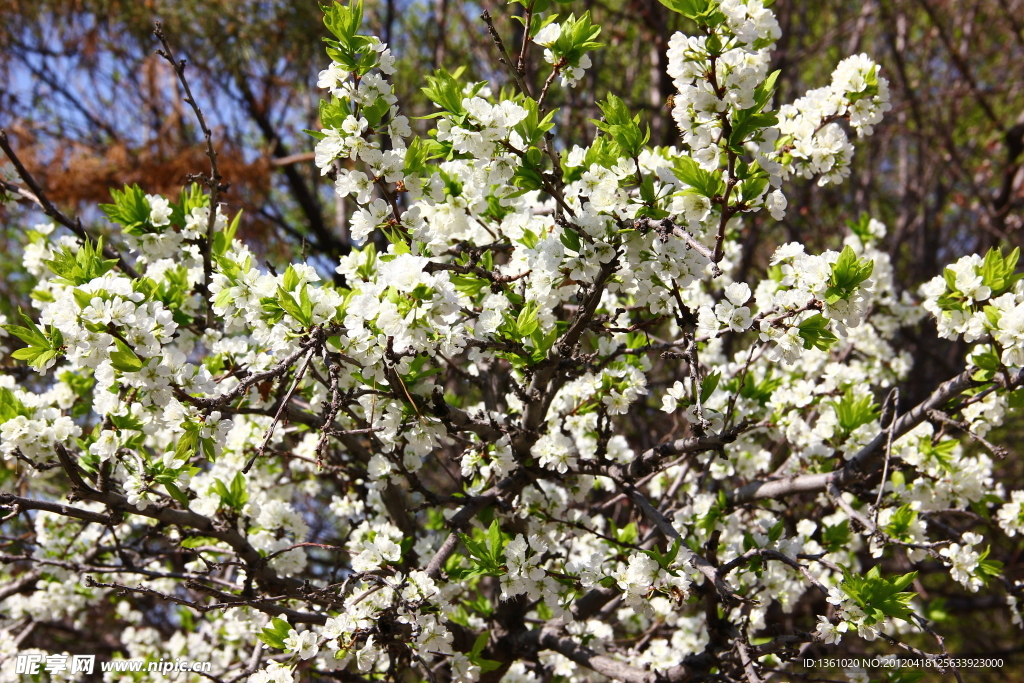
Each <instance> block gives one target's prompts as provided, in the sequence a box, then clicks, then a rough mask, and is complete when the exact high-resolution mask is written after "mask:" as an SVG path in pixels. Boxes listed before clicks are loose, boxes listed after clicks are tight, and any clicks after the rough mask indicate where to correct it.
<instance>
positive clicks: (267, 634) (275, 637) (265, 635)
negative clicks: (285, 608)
mask: <svg viewBox="0 0 1024 683" xmlns="http://www.w3.org/2000/svg"><path fill="white" fill-rule="evenodd" d="M291 630H292V627H291V624H289V623H288V622H287V621H285V620H284V619H281V618H279V617H274V618H273V619H271V620H270V626H265V627H264V628H263V630H262V631H260V633H259V634H258V635H259V638H260V640H262V641H263V642H264V643H266V644H267V645H269V646H270V647H272V648H275V649H278V650H283V649H284V641H285V638H287V637H288V633H289V632H290V631H291Z"/></svg>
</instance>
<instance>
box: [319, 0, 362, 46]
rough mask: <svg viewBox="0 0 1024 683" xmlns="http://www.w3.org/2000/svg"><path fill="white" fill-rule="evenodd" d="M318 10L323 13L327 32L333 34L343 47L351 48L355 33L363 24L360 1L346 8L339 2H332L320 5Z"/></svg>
mask: <svg viewBox="0 0 1024 683" xmlns="http://www.w3.org/2000/svg"><path fill="white" fill-rule="evenodd" d="M320 9H322V10H323V12H324V25H325V26H326V27H327V30H328V31H330V32H331V33H333V34H334V35H335V37H337V39H338V40H339V41H340V42H341V44H342V45H343V46H345V47H352V46H353V38H355V36H356V31H358V30H359V27H360V26H361V25H362V23H363V2H362V0H357V1H356V2H353V3H351V4H349V5H347V6H346V5H343V4H341V3H340V2H332V3H331V4H330V5H321V6H320Z"/></svg>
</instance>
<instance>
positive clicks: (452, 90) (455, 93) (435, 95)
mask: <svg viewBox="0 0 1024 683" xmlns="http://www.w3.org/2000/svg"><path fill="white" fill-rule="evenodd" d="M426 78H427V85H426V87H424V88H422V90H423V94H424V95H426V96H427V98H428V99H430V101H431V102H433V103H434V104H436V105H437V106H439V107H440V108H441V109H444V110H445V111H446V112H448V113H450V114H454V115H456V116H460V115H464V114H465V113H466V109H465V107H463V106H462V100H463V97H464V96H463V94H462V86H461V85H459V82H458V81H457V80H455V77H454V76H453V75H452V74H450V73H448V72H447V71H446V70H444V69H438V70H437V71H436V72H434V74H433V75H428V76H427V77H426Z"/></svg>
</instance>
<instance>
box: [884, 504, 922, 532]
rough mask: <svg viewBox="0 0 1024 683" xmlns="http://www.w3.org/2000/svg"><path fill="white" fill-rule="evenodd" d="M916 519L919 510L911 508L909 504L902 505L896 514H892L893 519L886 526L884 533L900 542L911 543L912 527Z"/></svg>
mask: <svg viewBox="0 0 1024 683" xmlns="http://www.w3.org/2000/svg"><path fill="white" fill-rule="evenodd" d="M916 519H917V510H914V509H913V508H911V507H910V505H909V504H907V505H901V506H900V507H899V508H898V509H897V510H896V512H894V513H892V518H890V520H889V523H888V524H886V525H885V527H884V529H883V531H885V533H887V534H888V535H889V536H891V537H892V538H895V539H896V540H898V541H909V540H910V527H911V525H913V523H914V521H915V520H916Z"/></svg>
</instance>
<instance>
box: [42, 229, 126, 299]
mask: <svg viewBox="0 0 1024 683" xmlns="http://www.w3.org/2000/svg"><path fill="white" fill-rule="evenodd" d="M43 263H45V264H46V266H47V267H48V268H49V269H50V271H51V272H52V273H53V274H54V275H56V276H57V278H56V279H55V280H54V282H58V283H60V284H62V285H71V286H73V287H77V286H78V285H84V284H85V283H87V282H91V281H92V280H94V279H95V278H98V277H101V276H102V275H104V274H105V273H106V272H107V271H109V270H110V269H111V268H113V267H114V266H116V265H117V261H115V260H112V259H109V260H108V259H104V258H103V238H102V237H101V238H99V239H98V240H97V241H96V243H95V244H93V243H92V242H90V241H89V240H86V241H85V243H84V244H82V246H81V247H79V249H78V251H77V252H73V251H72V250H71V248H70V247H67V246H65V247H61V250H60V251H59V252H57V253H55V254H54V256H53V258H52V259H50V260H45V261H43Z"/></svg>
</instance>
